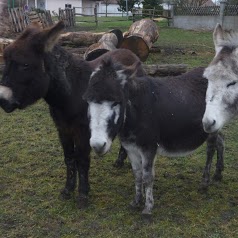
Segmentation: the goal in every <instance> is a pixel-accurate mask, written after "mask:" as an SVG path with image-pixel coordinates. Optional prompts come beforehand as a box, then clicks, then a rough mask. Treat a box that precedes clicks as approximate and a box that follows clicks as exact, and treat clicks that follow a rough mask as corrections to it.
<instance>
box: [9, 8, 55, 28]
mask: <svg viewBox="0 0 238 238" xmlns="http://www.w3.org/2000/svg"><path fill="white" fill-rule="evenodd" d="M8 12H9V17H10V22H11V27H12V31H13V32H21V31H23V30H24V29H25V28H26V27H27V26H28V25H29V24H30V23H32V22H38V23H39V24H40V25H41V26H42V28H45V27H49V26H51V25H53V20H52V18H51V14H50V11H42V12H40V13H37V12H36V11H30V12H27V11H24V9H23V8H9V9H8Z"/></svg>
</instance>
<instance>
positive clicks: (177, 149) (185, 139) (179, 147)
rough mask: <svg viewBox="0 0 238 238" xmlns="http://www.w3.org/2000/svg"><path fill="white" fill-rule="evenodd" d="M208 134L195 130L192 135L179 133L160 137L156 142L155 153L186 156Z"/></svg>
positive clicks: (199, 144)
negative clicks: (168, 136)
mask: <svg viewBox="0 0 238 238" xmlns="http://www.w3.org/2000/svg"><path fill="white" fill-rule="evenodd" d="M207 137H208V134H206V133H205V132H203V131H197V133H194V134H192V135H190V134H189V135H183V136H182V135H181V136H177V137H173V138H166V139H165V138H163V139H162V138H160V139H161V140H160V141H159V142H158V143H157V146H158V148H157V153H158V154H160V155H163V156H168V157H176V156H186V155H188V154H191V153H192V152H193V151H195V150H196V149H197V148H198V147H200V146H201V145H202V144H203V143H204V142H205V141H206V139H207Z"/></svg>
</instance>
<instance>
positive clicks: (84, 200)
mask: <svg viewBox="0 0 238 238" xmlns="http://www.w3.org/2000/svg"><path fill="white" fill-rule="evenodd" d="M88 204H89V199H88V196H86V195H80V196H78V198H77V206H78V208H79V209H84V208H87V207H88Z"/></svg>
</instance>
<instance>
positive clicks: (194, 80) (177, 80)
mask: <svg viewBox="0 0 238 238" xmlns="http://www.w3.org/2000/svg"><path fill="white" fill-rule="evenodd" d="M139 67H140V63H137V64H135V65H133V66H131V67H124V66H122V65H120V64H117V63H116V64H115V63H114V62H112V61H111V60H110V59H109V58H108V57H107V58H105V59H104V60H103V62H102V64H101V66H100V67H99V68H98V69H97V70H96V71H95V72H94V73H93V74H92V76H91V79H90V82H89V86H88V89H87V91H86V93H85V94H84V99H85V100H86V101H87V102H88V104H89V113H88V115H89V120H90V130H91V138H90V145H91V147H92V148H93V149H94V150H95V152H96V153H98V154H100V155H103V154H105V153H107V152H108V150H109V149H110V147H111V144H112V141H113V139H114V138H115V136H116V135H119V138H120V140H121V143H122V146H123V147H124V148H125V149H126V151H127V154H128V157H129V160H130V162H131V164H132V169H133V172H134V176H135V190H136V194H135V198H134V200H133V201H132V202H131V205H132V206H133V207H137V206H139V205H140V203H141V202H142V194H143V186H144V189H145V207H144V209H143V212H142V214H143V215H144V216H145V217H150V215H151V213H152V208H153V205H154V199H153V182H154V162H155V161H154V160H155V156H156V153H158V154H160V155H164V156H182V155H187V154H189V153H190V152H192V151H194V150H195V149H196V148H198V147H199V146H200V145H202V144H203V143H204V141H207V162H206V167H205V169H204V174H203V181H202V185H203V186H204V187H205V188H206V187H207V185H208V183H209V176H210V175H209V174H210V168H211V163H212V157H213V155H214V153H215V150H217V153H218V158H217V166H216V172H215V175H214V177H215V179H217V180H219V179H221V177H222V175H221V173H222V170H223V149H224V148H223V137H222V136H221V135H220V134H218V133H215V134H207V133H205V132H204V130H203V126H202V116H203V113H204V111H205V95H206V89H207V79H205V78H203V76H202V75H203V71H204V69H203V68H197V69H194V70H192V71H190V72H188V73H186V74H183V75H181V76H176V77H169V78H151V77H149V76H143V77H135V72H136V68H138V69H139Z"/></svg>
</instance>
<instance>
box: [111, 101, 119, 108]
mask: <svg viewBox="0 0 238 238" xmlns="http://www.w3.org/2000/svg"><path fill="white" fill-rule="evenodd" d="M118 104H119V103H118V102H114V103H113V104H112V106H111V107H112V108H113V107H115V106H117V105H118Z"/></svg>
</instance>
